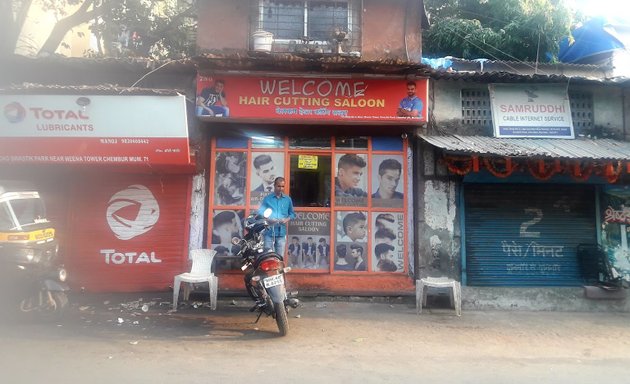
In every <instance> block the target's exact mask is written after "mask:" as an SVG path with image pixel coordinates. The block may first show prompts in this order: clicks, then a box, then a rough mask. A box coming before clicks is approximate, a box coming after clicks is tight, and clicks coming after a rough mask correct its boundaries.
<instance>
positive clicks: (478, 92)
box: [462, 89, 492, 130]
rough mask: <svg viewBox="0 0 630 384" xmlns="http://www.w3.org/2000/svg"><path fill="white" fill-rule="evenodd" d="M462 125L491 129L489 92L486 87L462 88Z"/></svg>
mask: <svg viewBox="0 0 630 384" xmlns="http://www.w3.org/2000/svg"><path fill="white" fill-rule="evenodd" d="M462 125H464V126H468V127H470V126H473V127H479V128H489V129H490V130H492V109H491V107H490V92H489V91H488V90H487V89H462Z"/></svg>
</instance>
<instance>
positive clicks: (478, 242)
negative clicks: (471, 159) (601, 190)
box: [464, 184, 597, 286]
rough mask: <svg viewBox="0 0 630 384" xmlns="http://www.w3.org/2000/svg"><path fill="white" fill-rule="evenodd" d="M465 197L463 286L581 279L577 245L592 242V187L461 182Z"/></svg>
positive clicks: (558, 283)
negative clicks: (465, 280)
mask: <svg viewBox="0 0 630 384" xmlns="http://www.w3.org/2000/svg"><path fill="white" fill-rule="evenodd" d="M464 196H465V225H466V228H465V230H466V272H467V278H468V285H474V286H575V285H580V284H581V280H580V274H579V270H578V259H577V254H576V247H577V245H578V244H579V243H589V242H590V243H595V242H596V241H597V240H596V228H595V193H594V188H593V187H592V186H576V185H551V184H548V185H545V184H540V185H532V184H518V185H516V184H466V185H465V195H464Z"/></svg>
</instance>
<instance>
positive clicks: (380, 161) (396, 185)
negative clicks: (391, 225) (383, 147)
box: [372, 155, 405, 208]
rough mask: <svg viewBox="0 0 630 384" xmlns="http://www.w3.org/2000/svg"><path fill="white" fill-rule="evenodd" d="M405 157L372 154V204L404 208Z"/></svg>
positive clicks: (374, 205)
mask: <svg viewBox="0 0 630 384" xmlns="http://www.w3.org/2000/svg"><path fill="white" fill-rule="evenodd" d="M403 170H404V167H403V158H402V156H400V155H373V156H372V206H373V207H384V208H403V203H404V200H403V197H404V195H403V190H404V184H405V183H404V180H405V174H404V171H403Z"/></svg>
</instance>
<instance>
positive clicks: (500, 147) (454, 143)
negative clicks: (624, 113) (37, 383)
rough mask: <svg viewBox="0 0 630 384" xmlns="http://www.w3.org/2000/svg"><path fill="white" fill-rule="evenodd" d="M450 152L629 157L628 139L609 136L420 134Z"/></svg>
mask: <svg viewBox="0 0 630 384" xmlns="http://www.w3.org/2000/svg"><path fill="white" fill-rule="evenodd" d="M420 137H421V138H422V139H423V140H425V141H426V142H428V143H429V144H431V145H433V146H435V147H438V148H441V149H443V150H444V151H446V152H449V153H453V154H476V155H490V156H505V157H526V158H553V159H590V160H625V161H627V160H630V142H625V141H617V140H612V139H588V138H582V137H580V138H576V139H511V138H510V139H505V138H496V137H487V136H460V135H444V136H431V135H420Z"/></svg>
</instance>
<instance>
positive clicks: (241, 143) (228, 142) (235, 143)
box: [217, 137, 248, 149]
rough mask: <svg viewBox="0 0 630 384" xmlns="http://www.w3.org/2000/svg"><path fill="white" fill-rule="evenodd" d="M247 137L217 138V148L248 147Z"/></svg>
mask: <svg viewBox="0 0 630 384" xmlns="http://www.w3.org/2000/svg"><path fill="white" fill-rule="evenodd" d="M247 141H248V140H247V138H246V137H219V138H217V148H223V149H237V148H238V149H245V148H247Z"/></svg>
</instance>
